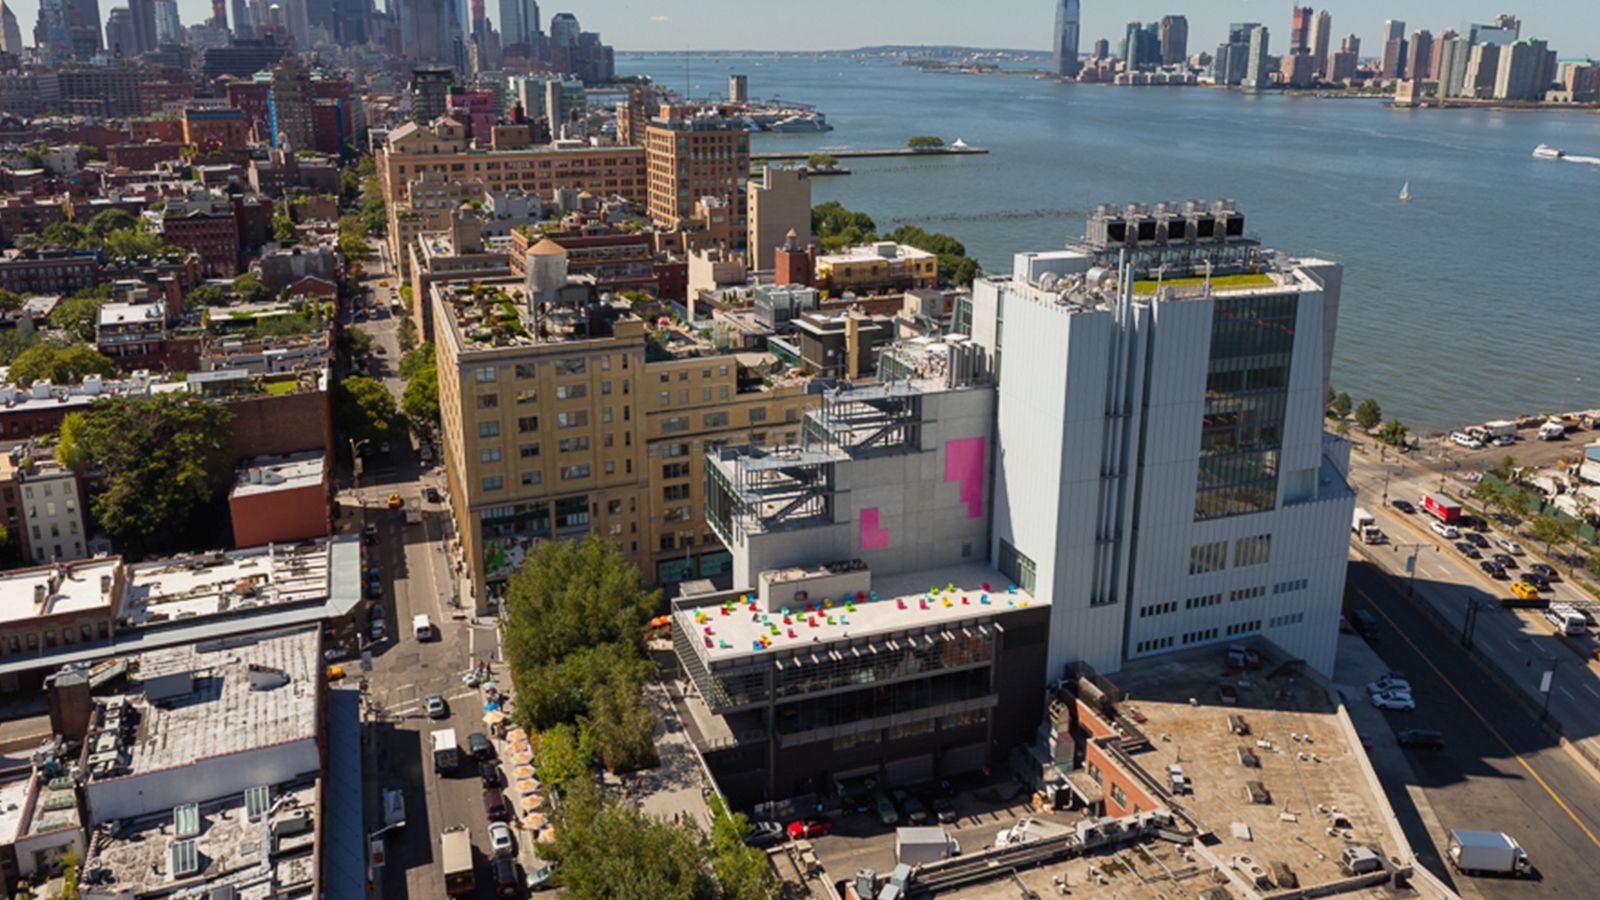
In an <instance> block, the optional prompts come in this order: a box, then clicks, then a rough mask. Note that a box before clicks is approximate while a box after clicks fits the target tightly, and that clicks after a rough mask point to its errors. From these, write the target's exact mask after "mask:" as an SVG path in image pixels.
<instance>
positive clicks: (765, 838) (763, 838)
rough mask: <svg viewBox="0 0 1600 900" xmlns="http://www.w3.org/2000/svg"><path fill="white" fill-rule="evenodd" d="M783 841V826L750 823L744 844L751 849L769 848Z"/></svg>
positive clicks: (767, 823) (770, 823)
mask: <svg viewBox="0 0 1600 900" xmlns="http://www.w3.org/2000/svg"><path fill="white" fill-rule="evenodd" d="M782 840H783V826H782V825H779V824H778V823H777V822H751V823H750V833H749V834H747V835H745V836H744V842H745V843H746V844H749V845H750V846H752V847H769V846H771V845H773V844H776V843H778V842H779V841H782Z"/></svg>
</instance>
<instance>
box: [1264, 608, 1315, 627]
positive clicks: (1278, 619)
mask: <svg viewBox="0 0 1600 900" xmlns="http://www.w3.org/2000/svg"><path fill="white" fill-rule="evenodd" d="M1305 620H1306V614H1305V612H1304V611H1301V612H1292V613H1284V614H1283V615H1281V616H1273V617H1272V618H1270V619H1268V620H1267V625H1268V626H1269V627H1272V628H1282V627H1284V626H1285V625H1299V624H1300V623H1301V622H1304V621H1305Z"/></svg>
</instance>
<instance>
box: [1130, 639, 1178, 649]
mask: <svg viewBox="0 0 1600 900" xmlns="http://www.w3.org/2000/svg"><path fill="white" fill-rule="evenodd" d="M1171 646H1172V638H1170V637H1163V638H1151V639H1150V640H1148V641H1140V642H1139V643H1138V644H1135V645H1134V648H1133V649H1134V652H1135V653H1150V652H1153V651H1156V650H1165V649H1167V648H1168V647H1171Z"/></svg>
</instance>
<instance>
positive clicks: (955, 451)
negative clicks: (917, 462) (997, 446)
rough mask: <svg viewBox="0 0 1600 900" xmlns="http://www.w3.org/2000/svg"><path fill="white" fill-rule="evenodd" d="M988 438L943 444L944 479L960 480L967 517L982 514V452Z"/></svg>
mask: <svg viewBox="0 0 1600 900" xmlns="http://www.w3.org/2000/svg"><path fill="white" fill-rule="evenodd" d="M987 442H988V438H981V437H973V438H962V439H960V440H957V441H947V442H946V443H945V445H944V480H945V481H947V482H949V481H959V482H961V502H962V503H965V504H966V505H967V518H969V519H976V518H978V517H979V516H981V515H983V453H984V447H985V444H986V443H987Z"/></svg>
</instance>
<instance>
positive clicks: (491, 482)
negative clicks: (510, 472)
mask: <svg viewBox="0 0 1600 900" xmlns="http://www.w3.org/2000/svg"><path fill="white" fill-rule="evenodd" d="M505 486H506V480H505V478H504V477H503V476H500V475H485V476H484V477H483V489H484V490H485V491H498V490H500V489H501V488H503V487H505Z"/></svg>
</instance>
